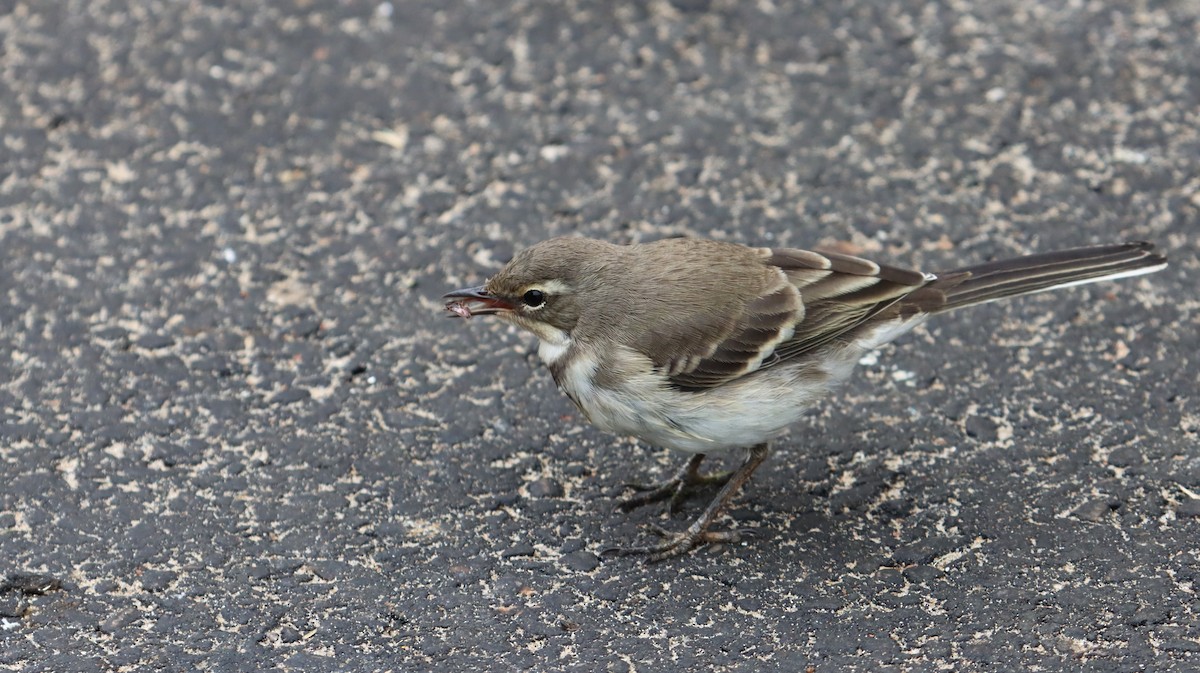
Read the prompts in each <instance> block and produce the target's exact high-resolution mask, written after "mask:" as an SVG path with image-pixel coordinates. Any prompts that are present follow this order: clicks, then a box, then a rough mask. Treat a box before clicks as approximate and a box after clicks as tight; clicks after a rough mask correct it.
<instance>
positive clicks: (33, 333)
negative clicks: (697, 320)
mask: <svg viewBox="0 0 1200 673" xmlns="http://www.w3.org/2000/svg"><path fill="white" fill-rule="evenodd" d="M1198 34H1200V6H1198V5H1197V4H1196V3H1194V2H1183V1H1179V2H1156V1H1148V2H1137V3H1128V2H1119V1H1117V0H1109V1H1097V2H1087V3H1061V2H1032V1H1030V0H1002V1H999V2H982V1H980V2H933V3H923V2H912V1H904V2H899V3H875V2H859V1H851V2H848V3H843V2H825V3H813V2H801V3H785V2H779V1H774V2H772V1H771V0H764V1H761V2H735V1H734V0H711V1H709V0H675V1H673V2H666V1H657V2H648V3H641V2H632V3H604V2H591V3H589V2H511V3H507V2H446V3H432V2H428V3H417V2H392V3H378V2H357V1H338V0H305V1H299V0H297V1H295V2H276V3H258V2H248V1H243V2H232V3H204V2H199V1H168V0H158V1H153V0H148V1H144V2H134V1H125V0H107V1H103V2H93V1H90V0H89V1H84V0H76V1H74V2H67V1H54V0H48V1H46V2H42V1H40V0H39V1H38V2H29V1H20V0H16V1H15V0H3V1H0V143H2V144H0V576H3V579H0V670H15V671H55V672H63V671H118V670H119V671H190V670H211V671H261V670H291V671H417V670H440V671H467V670H471V671H513V670H526V669H528V670H538V671H553V670H583V671H592V670H603V671H640V672H645V671H665V670H693V671H762V670H779V671H804V670H816V671H844V670H862V671H868V670H869V671H887V670H912V671H932V670H958V671H970V670H981V671H982V670H1004V671H1012V670H1031V671H1036V670H1042V671H1055V670H1096V671H1132V670H1154V671H1159V670H1195V669H1196V668H1197V667H1198V666H1200V625H1198V624H1197V617H1198V614H1197V613H1198V612H1200V604H1198V602H1197V598H1196V592H1197V591H1200V586H1198V585H1200V552H1198V550H1197V539H1200V518H1198V517H1200V500H1198V499H1197V496H1198V495H1200V449H1198V448H1197V432H1198V431H1200V410H1198V409H1200V404H1198V400H1197V398H1198V396H1200V391H1198V384H1197V381H1198V379H1200V356H1197V351H1198V349H1200V313H1198V309H1200V301H1198V300H1197V291H1196V278H1197V273H1198V272H1200V263H1198V262H1197V249H1198V247H1200V42H1198V37H1197V35H1198ZM573 232H578V233H582V234H586V235H589V236H594V237H599V238H604V239H607V240H611V241H618V242H624V241H634V240H650V239H654V238H660V237H663V236H675V235H695V236H708V237H719V238H725V239H729V240H736V241H742V242H748V243H755V244H773V245H795V246H811V245H817V244H827V245H828V244H832V243H835V242H839V241H840V242H844V243H843V244H842V245H843V248H844V249H846V250H848V251H852V252H859V253H862V254H865V255H868V256H874V257H877V258H880V259H886V260H892V261H895V262H898V263H902V264H907V265H917V266H922V267H925V268H929V269H933V270H936V269H938V268H946V267H953V266H957V265H959V264H961V263H965V262H969V261H978V260H984V259H988V258H992V257H997V256H1001V255H1011V254H1018V253H1021V252H1026V251H1032V250H1049V249H1053V248H1056V247H1069V246H1075V245H1083V244H1088V243H1100V242H1111V241H1118V240H1125V239H1145V240H1151V241H1155V242H1157V243H1158V244H1159V245H1161V246H1162V247H1163V248H1165V249H1166V250H1167V251H1168V252H1169V254H1170V256H1171V261H1172V266H1171V267H1170V268H1168V269H1167V270H1166V271H1164V272H1161V273H1159V274H1156V275H1154V276H1150V277H1145V278H1139V279H1135V280H1132V281H1129V282H1122V283H1119V284H1109V285H1104V286H1092V287H1087V288H1078V289H1074V290H1071V291H1067V292H1062V293H1058V294H1055V295H1041V296H1037V297H1032V298H1028V299H1025V300H1021V301H1017V302H1011V303H1007V304H992V305H989V306H986V307H982V308H979V309H975V310H974V312H972V313H962V314H958V315H954V316H946V317H945V318H943V319H941V320H939V321H937V322H935V323H931V324H929V325H928V326H927V327H926V328H923V329H922V330H920V331H918V332H916V333H914V334H912V335H909V336H908V337H906V338H904V339H903V340H902V341H901V342H900V343H899V344H897V345H896V346H895V347H889V348H887V349H886V350H885V351H883V352H882V353H880V355H879V358H878V361H877V362H876V363H874V364H868V365H866V366H864V367H862V368H861V370H860V372H859V375H858V376H857V378H856V379H855V380H854V382H853V383H852V384H851V385H849V386H848V387H847V389H846V390H845V391H844V393H843V394H842V395H840V396H838V397H837V398H836V399H832V400H830V401H828V402H827V403H826V404H824V405H822V406H821V407H820V408H818V409H816V410H814V412H813V414H812V415H811V417H810V418H808V419H807V420H806V421H805V422H802V423H800V424H799V425H798V426H797V428H796V429H795V430H794V431H793V433H792V434H791V435H789V436H788V437H787V438H785V439H784V440H782V441H780V442H779V444H778V451H777V453H776V454H775V456H774V457H773V458H772V460H771V461H770V462H769V463H768V464H767V466H766V467H765V468H764V469H763V470H761V471H760V472H759V473H758V474H757V475H756V476H755V478H754V480H753V481H752V483H751V484H750V486H749V488H748V489H747V491H746V492H745V494H744V495H743V497H742V498H740V500H739V501H738V503H737V505H736V506H735V507H734V508H733V511H732V512H731V516H732V517H733V518H734V519H736V520H737V521H739V522H740V523H741V525H744V526H748V527H754V528H756V529H758V530H760V531H761V532H762V539H760V540H756V541H754V542H753V543H750V544H744V545H737V546H732V547H726V548H721V549H710V550H705V551H702V552H700V553H697V554H694V555H692V556H690V557H688V558H685V559H680V560H676V561H671V562H668V563H664V564H659V565H654V566H643V565H641V564H639V563H637V562H636V561H632V560H629V559H616V560H609V559H602V558H600V557H599V556H598V551H599V550H600V549H601V548H602V547H603V546H605V545H608V544H612V543H618V542H622V541H631V540H635V539H638V538H639V536H642V535H644V534H645V530H646V529H645V526H646V524H647V523H650V522H660V523H665V524H666V525H669V526H670V525H674V526H681V525H683V524H684V523H685V521H686V519H685V518H684V517H682V516H681V517H678V518H677V519H676V520H673V521H663V519H662V514H661V512H660V511H658V510H647V511H641V512H636V513H634V514H632V515H629V516H626V515H622V514H617V513H614V512H613V509H612V498H613V497H614V496H616V495H619V493H620V485H621V484H622V483H623V482H628V481H636V480H639V479H647V478H652V477H655V476H658V475H661V474H662V473H663V472H665V471H667V470H669V469H672V468H673V466H674V465H675V464H676V463H677V462H678V461H680V460H681V457H680V456H675V455H668V454H667V453H666V452H663V451H660V450H657V449H654V448H652V447H646V446H642V445H640V444H638V443H637V442H635V441H633V440H630V439H627V438H617V437H611V436H607V435H605V434H603V433H601V432H599V431H596V430H593V429H591V428H589V427H588V426H587V425H586V424H585V423H584V421H583V419H581V418H580V417H579V416H578V414H577V413H575V412H574V410H573V408H572V407H571V405H570V402H569V401H568V400H567V399H566V398H565V397H563V396H562V395H560V394H559V393H558V392H557V391H556V390H555V389H554V386H553V383H552V382H551V380H550V377H549V375H548V374H547V373H546V372H545V371H544V370H543V369H542V368H540V366H539V365H538V364H537V362H536V357H535V356H534V354H533V344H532V343H531V340H530V338H529V337H527V336H525V335H522V334H519V333H516V332H514V331H513V330H511V329H508V328H506V327H505V326H503V325H501V324H498V323H496V322H489V321H486V320H483V319H480V320H472V321H470V322H465V323H464V322H462V321H452V320H449V319H447V318H446V316H445V314H444V313H443V312H442V311H440V310H439V308H440V304H439V302H438V297H439V295H440V294H441V293H442V292H443V291H445V290H446V289H449V288H453V287H459V286H462V285H466V284H470V283H475V282H478V281H480V280H481V279H483V278H485V277H486V276H487V275H488V274H489V273H491V272H492V271H494V270H495V269H496V268H497V266H498V264H500V263H502V262H503V261H504V260H505V259H507V258H508V257H509V256H510V255H511V254H512V253H513V251H514V250H516V249H519V248H520V247H522V246H525V245H528V244H531V243H534V242H536V241H538V240H541V239H543V238H546V237H548V236H551V235H556V234H565V233H573ZM698 507H699V503H698V502H693V503H691V505H690V507H689V509H688V510H687V512H688V514H694V513H695V512H696V511H697V509H698Z"/></svg>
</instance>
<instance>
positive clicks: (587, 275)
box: [442, 238, 621, 339]
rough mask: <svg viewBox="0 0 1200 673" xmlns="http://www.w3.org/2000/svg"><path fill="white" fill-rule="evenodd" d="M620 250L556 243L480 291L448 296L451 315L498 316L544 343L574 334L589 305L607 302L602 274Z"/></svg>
mask: <svg viewBox="0 0 1200 673" xmlns="http://www.w3.org/2000/svg"><path fill="white" fill-rule="evenodd" d="M620 250H621V249H620V248H619V247H618V246H615V245H612V244H609V243H605V242H602V241H594V240H589V239H584V238H553V239H550V240H548V241H543V242H542V243H538V244H537V245H535V246H533V247H530V248H526V249H525V250H522V251H521V252H519V253H517V255H516V256H515V257H513V259H512V261H510V262H509V263H508V264H506V265H505V266H504V268H503V269H501V270H500V271H499V273H497V274H496V275H494V276H492V277H491V278H490V279H488V281H487V283H485V284H484V285H482V286H480V287H469V288H463V289H461V290H455V291H453V292H448V293H446V295H445V296H444V297H442V298H443V300H445V301H446V308H447V310H449V311H451V312H453V313H454V314H456V315H459V316H461V317H463V318H469V317H471V316H474V315H495V316H497V317H499V318H501V319H503V320H506V321H508V322H511V323H513V324H515V325H517V326H519V327H522V328H524V329H527V330H529V331H530V332H533V333H534V334H536V335H537V336H539V337H541V338H543V339H552V338H553V337H554V336H555V335H561V334H562V333H567V334H569V333H570V332H571V330H573V329H574V328H575V324H576V322H578V320H579V316H580V315H581V314H582V313H583V311H584V310H585V309H586V307H587V306H588V304H589V302H596V301H603V292H602V289H603V288H602V286H601V285H599V284H598V283H597V279H599V278H603V277H605V274H603V273H597V272H598V271H601V269H602V268H603V267H605V266H608V265H611V264H613V263H615V262H616V260H617V258H618V257H619V255H620V253H619V251H620Z"/></svg>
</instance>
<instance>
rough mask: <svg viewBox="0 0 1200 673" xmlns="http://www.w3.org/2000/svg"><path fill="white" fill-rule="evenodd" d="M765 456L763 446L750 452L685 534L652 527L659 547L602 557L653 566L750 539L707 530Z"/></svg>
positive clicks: (741, 534) (751, 534)
mask: <svg viewBox="0 0 1200 673" xmlns="http://www.w3.org/2000/svg"><path fill="white" fill-rule="evenodd" d="M768 453H770V449H769V447H768V445H767V444H766V443H765V442H764V443H762V444H759V445H757V446H755V447H753V448H751V449H750V451H749V453H748V455H747V456H746V460H745V461H744V462H743V463H742V465H741V467H739V468H738V469H737V471H735V472H734V473H733V475H732V476H730V477H729V480H728V481H726V482H725V485H724V486H723V487H721V490H720V492H718V493H717V495H716V496H715V497H713V499H712V502H710V503H708V507H706V508H704V512H703V513H702V514H701V515H700V516H698V517H696V520H695V521H693V522H692V525H690V526H688V527H687V530H684V531H683V532H681V533H672V532H670V531H667V530H663V529H662V528H659V527H657V526H655V527H654V529H653V530H654V532H655V534H657V535H658V536H659V537H662V538H664V541H663V542H662V543H660V544H657V545H650V546H646V547H611V548H609V549H605V550H604V552H603V553H606V554H614V555H616V556H645V557H646V562H647V563H656V562H658V561H663V560H666V559H669V558H673V557H675V556H680V555H682V554H686V553H688V552H689V551H691V550H693V549H695V548H696V547H700V546H703V545H706V544H712V543H714V542H739V541H741V540H744V539H746V538H750V537H754V532H753V531H751V530H741V529H737V528H733V529H730V530H725V531H710V530H709V529H708V527H709V526H711V525H712V523H713V521H715V520H716V518H717V517H718V516H720V515H721V512H723V511H724V510H725V507H726V506H727V505H728V504H729V501H730V500H732V499H733V496H734V495H736V494H737V492H738V490H739V489H741V487H742V484H745V483H746V481H747V480H748V479H750V475H751V474H754V470H756V469H758V466H759V465H761V464H762V462H763V461H764V460H766V459H767V454H768ZM692 460H693V461H695V463H696V465H699V464H700V461H698V460H696V459H695V458H693V459H692ZM690 464H691V463H689V465H690ZM685 469H686V468H685Z"/></svg>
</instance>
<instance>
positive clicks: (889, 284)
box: [660, 249, 944, 390]
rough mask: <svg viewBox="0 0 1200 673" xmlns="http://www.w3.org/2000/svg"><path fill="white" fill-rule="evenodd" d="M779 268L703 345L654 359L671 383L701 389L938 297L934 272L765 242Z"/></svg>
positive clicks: (766, 253)
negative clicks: (725, 326)
mask: <svg viewBox="0 0 1200 673" xmlns="http://www.w3.org/2000/svg"><path fill="white" fill-rule="evenodd" d="M763 262H764V263H765V264H766V265H767V266H769V267H773V268H774V269H776V270H777V271H778V278H779V280H778V282H777V283H774V284H768V285H767V286H766V287H765V289H764V290H763V291H762V292H761V293H760V294H759V295H758V296H757V297H753V298H751V299H749V300H747V301H745V302H744V303H743V310H742V312H741V314H740V315H739V316H737V317H736V319H735V320H734V322H733V324H732V325H731V326H730V328H729V329H727V330H724V334H722V336H721V338H720V339H719V340H717V341H716V342H715V343H713V344H711V345H710V347H709V348H707V349H706V352H705V353H702V354H696V353H693V354H691V355H685V356H679V357H675V358H673V359H671V360H670V361H667V362H663V363H660V366H661V367H662V369H663V372H664V373H665V374H666V375H667V378H668V380H669V382H670V383H671V385H673V386H675V387H676V388H680V389H684V390H703V389H707V388H712V387H715V386H719V385H722V384H724V383H727V382H729V381H732V380H735V379H738V378H740V377H742V376H746V375H747V374H750V373H753V372H756V371H759V370H761V369H765V368H767V367H773V366H776V365H778V364H780V363H782V362H786V361H789V360H793V359H795V358H798V357H801V356H804V355H806V354H809V353H812V352H813V351H815V350H817V349H819V348H821V347H822V346H825V345H826V344H829V343H830V342H832V341H835V340H839V339H841V340H849V339H853V337H854V334H855V332H856V331H857V330H858V328H860V327H863V326H866V325H869V324H872V323H874V322H875V321H876V320H878V321H884V320H891V319H894V318H899V317H906V316H907V315H911V314H915V313H918V312H923V311H927V310H930V309H932V308H934V307H935V306H936V305H938V304H939V303H940V302H941V301H943V300H944V297H943V296H942V294H941V293H940V292H938V291H936V290H933V289H932V288H925V289H922V288H924V286H925V285H926V284H927V283H929V282H930V281H932V280H934V276H932V275H930V274H924V273H921V272H920V271H913V270H909V269H901V268H896V267H891V266H884V265H881V264H877V263H875V262H872V261H870V260H866V259H861V258H858V257H852V256H850V255H843V254H839V253H834V252H812V251H808V250H794V249H764V250H763Z"/></svg>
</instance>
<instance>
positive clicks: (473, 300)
mask: <svg viewBox="0 0 1200 673" xmlns="http://www.w3.org/2000/svg"><path fill="white" fill-rule="evenodd" d="M442 300H443V301H445V302H446V310H447V311H450V312H451V313H453V314H455V315H457V316H459V317H462V318H470V317H471V316H473V315H490V314H492V313H500V312H501V311H511V310H513V308H514V307H513V305H512V304H511V303H510V302H508V301H507V300H505V299H502V298H500V297H496V296H494V295H491V294H489V293H488V292H487V291H486V290H484V289H483V287H482V286H480V287H467V288H463V289H461V290H455V291H453V292H447V293H446V294H445V295H443V296H442Z"/></svg>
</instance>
